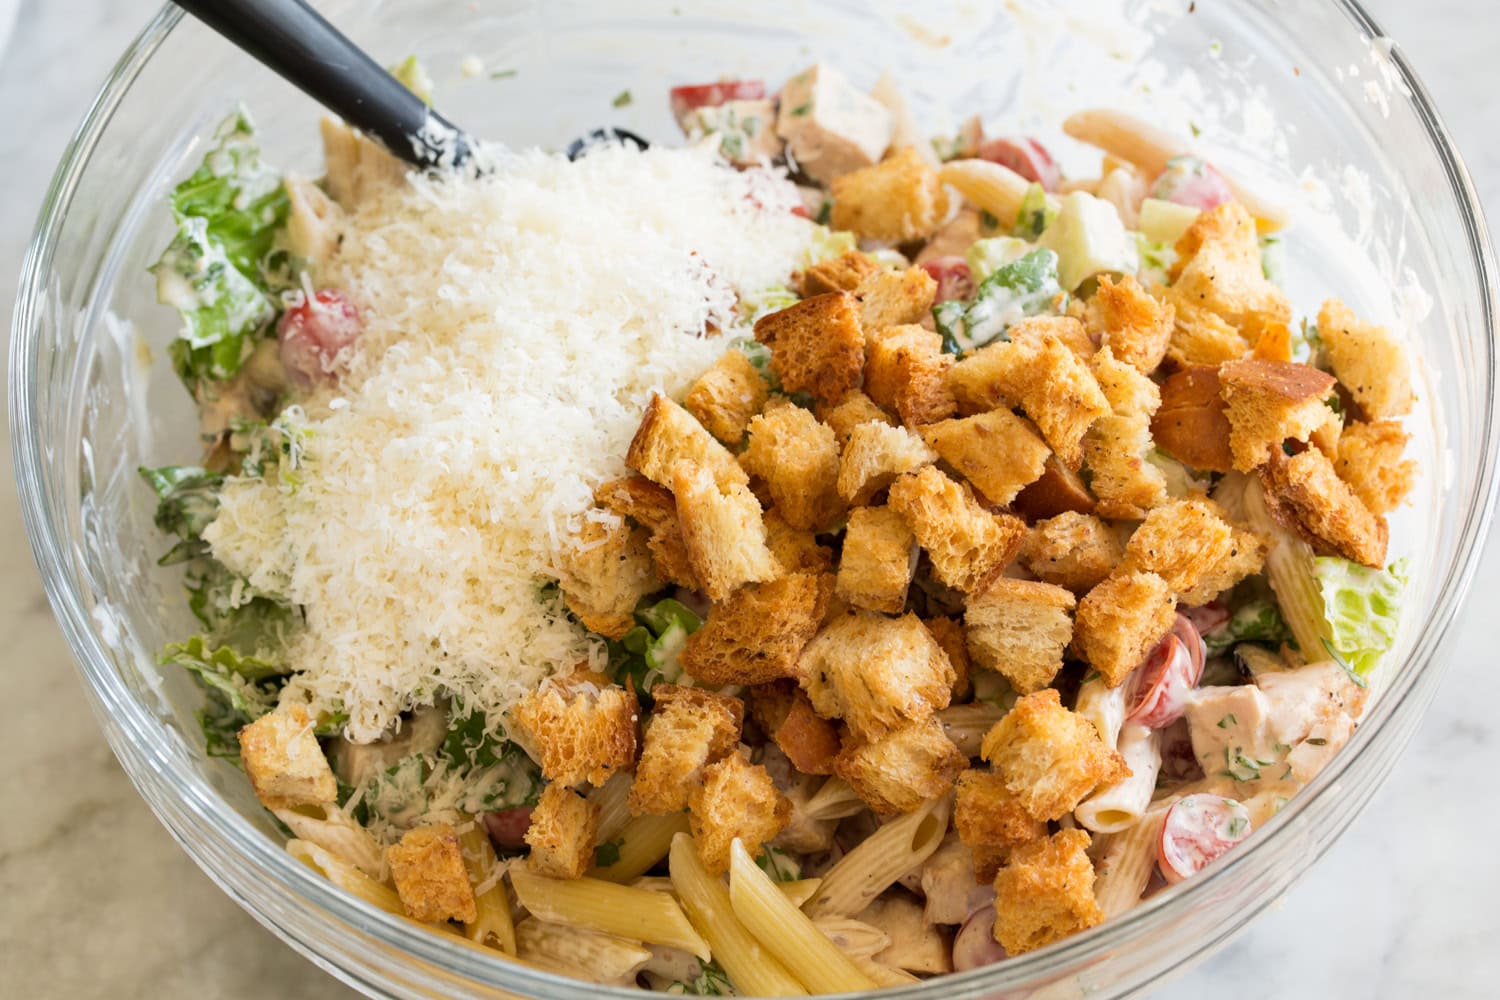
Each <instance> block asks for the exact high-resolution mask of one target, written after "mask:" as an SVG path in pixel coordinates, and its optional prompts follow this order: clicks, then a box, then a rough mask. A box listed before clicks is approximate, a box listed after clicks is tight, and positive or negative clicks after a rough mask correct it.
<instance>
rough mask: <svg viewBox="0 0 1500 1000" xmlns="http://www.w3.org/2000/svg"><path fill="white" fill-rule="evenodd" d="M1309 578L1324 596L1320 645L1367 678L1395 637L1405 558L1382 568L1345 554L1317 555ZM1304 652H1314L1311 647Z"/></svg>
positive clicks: (1399, 614)
mask: <svg viewBox="0 0 1500 1000" xmlns="http://www.w3.org/2000/svg"><path fill="white" fill-rule="evenodd" d="M1312 572H1313V579H1314V581H1315V582H1316V583H1317V586H1318V592H1319V593H1320V594H1321V595H1322V598H1323V620H1324V628H1323V630H1322V631H1323V636H1322V639H1323V644H1324V646H1325V648H1326V650H1327V652H1328V653H1329V654H1330V655H1332V656H1334V657H1335V658H1336V659H1337V660H1338V661H1339V662H1340V663H1343V664H1344V665H1346V666H1347V667H1348V668H1349V669H1350V670H1352V671H1354V673H1355V674H1357V675H1359V676H1360V677H1368V676H1369V675H1370V673H1371V672H1372V671H1373V670H1374V669H1375V668H1376V667H1377V666H1379V665H1380V660H1381V658H1382V657H1383V656H1385V654H1386V653H1387V652H1389V651H1390V648H1391V646H1392V645H1394V644H1395V642H1396V627H1397V625H1398V624H1399V623H1400V620H1401V597H1402V591H1403V590H1404V589H1405V587H1406V560H1404V559H1400V560H1397V561H1396V562H1394V563H1392V564H1391V565H1390V566H1389V567H1388V568H1386V569H1384V570H1378V569H1370V568H1369V567H1368V566H1361V565H1359V564H1358V563H1354V562H1350V561H1349V560H1348V559H1340V558H1338V557H1336V556H1319V557H1318V558H1316V559H1314V560H1313V571H1312ZM1304 655H1316V650H1314V651H1311V652H1309V651H1306V650H1304Z"/></svg>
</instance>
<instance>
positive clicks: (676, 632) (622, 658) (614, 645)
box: [610, 597, 703, 697]
mask: <svg viewBox="0 0 1500 1000" xmlns="http://www.w3.org/2000/svg"><path fill="white" fill-rule="evenodd" d="M635 620H636V622H637V624H636V627H635V628H633V629H631V630H630V631H629V632H627V633H625V637H624V638H623V639H621V640H620V641H619V642H613V641H612V642H611V643H610V654H611V655H610V662H611V665H612V669H613V672H614V674H615V676H616V677H617V678H619V679H621V680H624V678H625V677H626V676H629V677H630V678H631V680H632V681H633V682H634V685H635V690H636V693H637V694H638V695H642V696H647V697H649V696H650V694H651V689H652V688H653V687H655V686H656V685H657V684H659V683H666V684H692V683H693V679H692V678H691V677H689V676H687V675H686V674H685V673H683V671H682V667H681V666H679V665H678V663H677V654H678V653H680V652H682V647H683V645H684V644H685V643H686V642H687V638H688V636H690V635H692V634H693V633H694V632H696V631H698V627H699V626H700V625H702V624H703V621H702V619H700V618H699V617H698V616H697V615H695V614H693V612H692V610H691V609H690V608H688V607H687V606H686V605H684V604H683V603H682V602H680V601H675V600H673V599H672V598H670V597H669V598H665V599H663V600H660V601H657V602H656V603H655V604H653V605H651V606H650V607H648V608H642V609H639V610H637V611H636V613H635Z"/></svg>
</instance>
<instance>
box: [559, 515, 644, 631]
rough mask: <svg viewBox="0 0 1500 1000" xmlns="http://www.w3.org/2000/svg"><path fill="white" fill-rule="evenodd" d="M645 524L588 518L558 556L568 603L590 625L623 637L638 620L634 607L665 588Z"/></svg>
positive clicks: (586, 625)
mask: <svg viewBox="0 0 1500 1000" xmlns="http://www.w3.org/2000/svg"><path fill="white" fill-rule="evenodd" d="M648 537H649V536H648V534H647V532H646V530H645V529H644V528H632V527H631V526H630V525H628V524H626V523H625V521H624V519H623V518H620V517H619V516H617V515H612V516H610V517H609V519H608V520H585V521H584V522H583V524H582V525H581V526H580V527H579V529H578V533H577V534H575V535H574V536H573V537H572V538H570V539H568V540H567V541H566V542H565V543H564V545H563V548H562V550H561V551H560V552H559V553H558V558H557V577H558V583H559V585H560V586H561V587H562V594H563V600H565V601H566V602H567V604H568V609H569V610H570V611H572V612H573V614H575V615H577V616H578V620H579V621H580V622H582V623H583V626H584V628H586V629H588V630H589V631H591V632H598V633H599V634H600V635H607V636H609V637H610V638H611V639H620V638H623V637H624V636H625V633H626V632H629V631H630V630H631V628H633V627H634V626H635V619H634V617H633V616H632V612H633V611H634V610H635V606H636V603H637V602H638V601H639V600H640V599H641V598H642V597H645V596H646V595H647V594H650V593H654V592H656V591H658V590H660V589H661V580H659V579H658V578H657V576H656V565H655V563H654V561H653V560H652V558H651V551H650V548H649V546H648V544H647V539H648Z"/></svg>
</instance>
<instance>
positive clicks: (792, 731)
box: [745, 680, 839, 774]
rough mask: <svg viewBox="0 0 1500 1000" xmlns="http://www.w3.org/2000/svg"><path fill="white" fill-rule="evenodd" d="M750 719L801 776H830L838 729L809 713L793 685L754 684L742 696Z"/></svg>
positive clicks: (804, 697)
mask: <svg viewBox="0 0 1500 1000" xmlns="http://www.w3.org/2000/svg"><path fill="white" fill-rule="evenodd" d="M745 704H746V706H747V707H748V708H749V709H750V714H751V716H753V717H754V719H755V722H756V724H757V725H758V726H760V728H761V731H762V732H764V733H765V734H766V735H767V736H768V737H770V739H771V740H772V742H774V743H775V744H776V745H777V746H778V747H780V748H781V752H782V753H784V754H786V759H787V760H789V761H791V763H792V766H793V767H795V768H796V769H797V770H798V771H800V772H802V773H803V774H832V773H833V760H834V758H835V757H837V756H838V754H839V731H838V725H837V724H836V723H834V722H832V721H830V720H828V719H825V718H823V717H822V716H820V715H819V714H818V713H817V712H816V711H814V710H813V707H812V702H811V701H810V700H809V699H808V697H807V692H806V691H803V690H802V689H801V688H800V687H798V686H797V683H796V682H795V681H790V680H782V681H774V682H772V683H770V684H757V685H753V686H752V687H750V688H749V689H748V690H746V692H745Z"/></svg>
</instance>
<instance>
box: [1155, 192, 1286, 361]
mask: <svg viewBox="0 0 1500 1000" xmlns="http://www.w3.org/2000/svg"><path fill="white" fill-rule="evenodd" d="M1176 250H1177V260H1176V262H1174V263H1173V265H1172V270H1171V277H1172V292H1173V297H1174V299H1175V300H1176V301H1178V302H1184V301H1186V302H1191V303H1193V304H1194V305H1196V306H1198V307H1201V308H1203V309H1206V310H1208V311H1210V312H1212V313H1214V314H1216V315H1218V316H1219V317H1220V318H1222V319H1223V320H1224V321H1225V322H1227V323H1228V324H1229V325H1230V326H1233V327H1235V328H1237V329H1238V330H1239V331H1240V332H1241V333H1244V334H1247V335H1249V337H1250V339H1251V340H1255V339H1257V338H1258V337H1259V334H1260V330H1262V329H1263V328H1264V327H1266V326H1267V325H1270V324H1273V323H1283V324H1284V323H1286V322H1287V321H1288V320H1289V319H1290V318H1291V314H1292V307H1291V303H1290V302H1288V301H1287V297H1286V295H1285V293H1283V292H1282V290H1281V289H1280V288H1278V287H1277V286H1276V284H1275V283H1274V282H1272V281H1270V280H1269V279H1268V278H1267V277H1266V274H1265V270H1264V269H1263V267H1262V265H1261V258H1260V240H1259V238H1258V236H1257V235H1256V231H1255V220H1254V219H1252V218H1251V217H1250V213H1249V212H1247V211H1246V210H1245V208H1244V206H1243V205H1241V204H1239V203H1238V202H1225V203H1224V204H1222V205H1219V206H1217V207H1216V208H1214V209H1212V210H1210V211H1207V212H1204V213H1202V214H1200V215H1199V216H1198V218H1197V219H1196V220H1194V222H1193V224H1192V225H1191V226H1189V227H1188V229H1187V232H1185V233H1183V235H1182V237H1181V238H1180V239H1179V240H1178V241H1177V247H1176Z"/></svg>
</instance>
